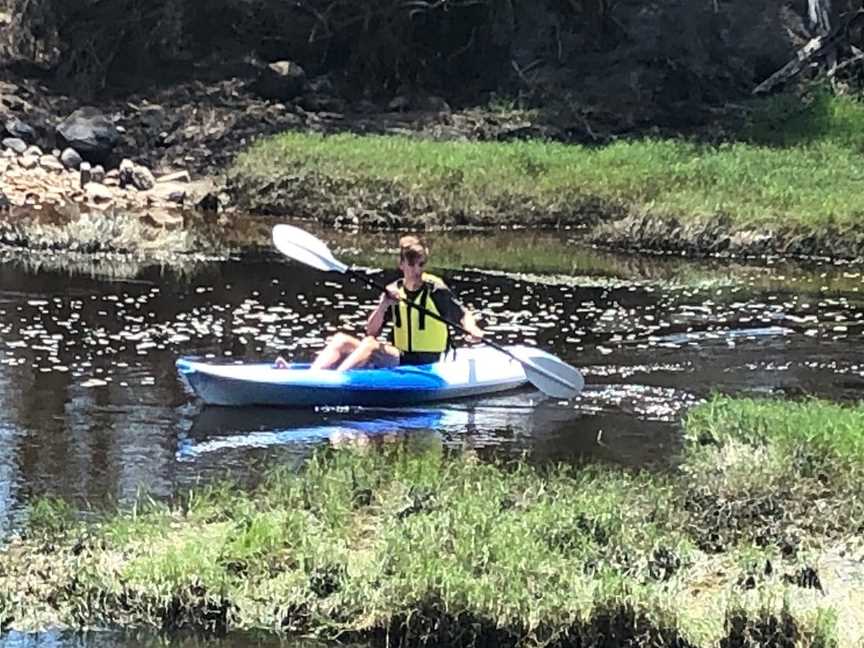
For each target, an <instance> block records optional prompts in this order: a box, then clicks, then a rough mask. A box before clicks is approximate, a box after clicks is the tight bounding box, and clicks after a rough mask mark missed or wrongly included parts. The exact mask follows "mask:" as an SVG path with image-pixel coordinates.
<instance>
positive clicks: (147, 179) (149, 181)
mask: <svg viewBox="0 0 864 648" xmlns="http://www.w3.org/2000/svg"><path fill="white" fill-rule="evenodd" d="M155 184H156V180H155V179H154V178H153V174H152V173H151V172H150V169H148V168H147V167H145V166H142V165H140V164H136V165H135V166H134V167H132V185H133V186H134V187H135V188H136V189H140V190H141V191H149V190H150V189H152V188H153V185H155Z"/></svg>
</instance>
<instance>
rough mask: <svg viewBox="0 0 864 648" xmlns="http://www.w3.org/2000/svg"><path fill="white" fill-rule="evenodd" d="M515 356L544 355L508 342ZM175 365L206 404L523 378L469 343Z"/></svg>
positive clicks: (350, 399)
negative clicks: (410, 355) (420, 359)
mask: <svg viewBox="0 0 864 648" xmlns="http://www.w3.org/2000/svg"><path fill="white" fill-rule="evenodd" d="M506 348H507V350H508V351H510V352H511V353H513V354H514V355H517V356H518V357H529V356H530V357H532V358H537V357H538V356H543V355H547V354H545V353H544V352H543V351H541V350H539V349H536V348H533V347H525V346H510V347H506ZM177 369H178V371H179V372H180V374H181V375H182V376H183V377H184V379H185V380H186V382H187V383H188V384H189V386H190V387H191V388H192V390H193V391H194V392H195V393H196V394H197V395H198V396H199V397H200V398H201V400H203V401H204V402H205V403H207V404H208V405H227V406H246V405H268V406H281V407H312V406H316V405H367V406H373V405H374V406H396V405H412V404H416V403H428V402H431V401H441V400H451V399H455V398H466V397H470V396H482V395H485V394H494V393H498V392H503V391H508V390H511V389H516V388H518V387H522V386H524V385H525V384H526V383H527V382H528V379H527V378H526V376H525V370H524V369H523V367H522V364H521V363H520V362H517V361H516V360H513V359H512V358H510V357H508V356H507V355H505V354H503V353H501V352H500V351H497V350H495V349H493V348H491V347H483V346H480V347H470V348H469V347H466V348H462V349H458V350H456V351H455V353H449V354H448V355H447V356H446V358H445V359H444V360H441V361H440V362H435V363H432V364H427V365H417V366H404V367H394V368H392V369H351V370H349V371H335V370H325V369H316V370H312V369H310V368H309V365H308V364H290V365H288V366H287V367H285V368H277V367H274V366H273V365H272V364H213V363H207V362H199V361H195V360H190V359H185V358H181V359H179V360H178V361H177Z"/></svg>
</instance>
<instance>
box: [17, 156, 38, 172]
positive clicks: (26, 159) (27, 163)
mask: <svg viewBox="0 0 864 648" xmlns="http://www.w3.org/2000/svg"><path fill="white" fill-rule="evenodd" d="M38 164H39V158H38V156H36V155H22V156H21V157H20V158H18V165H19V166H20V167H21V168H22V169H34V168H36V166H37V165H38Z"/></svg>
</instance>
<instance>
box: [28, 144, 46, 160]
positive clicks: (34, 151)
mask: <svg viewBox="0 0 864 648" xmlns="http://www.w3.org/2000/svg"><path fill="white" fill-rule="evenodd" d="M24 155H33V156H36V157H37V158H38V157H42V149H41V148H39V147H38V146H28V147H27V150H26V151H24Z"/></svg>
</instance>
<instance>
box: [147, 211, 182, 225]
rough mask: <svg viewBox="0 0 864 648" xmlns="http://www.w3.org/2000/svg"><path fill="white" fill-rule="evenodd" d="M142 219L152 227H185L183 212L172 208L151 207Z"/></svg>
mask: <svg viewBox="0 0 864 648" xmlns="http://www.w3.org/2000/svg"><path fill="white" fill-rule="evenodd" d="M141 221H142V222H143V223H146V224H147V225H149V226H150V227H161V228H164V229H178V228H180V227H183V214H180V213H178V212H176V211H174V210H170V209H159V208H156V207H154V208H151V209H149V210H148V211H147V213H146V214H144V215H143V216H142V217H141Z"/></svg>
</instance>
